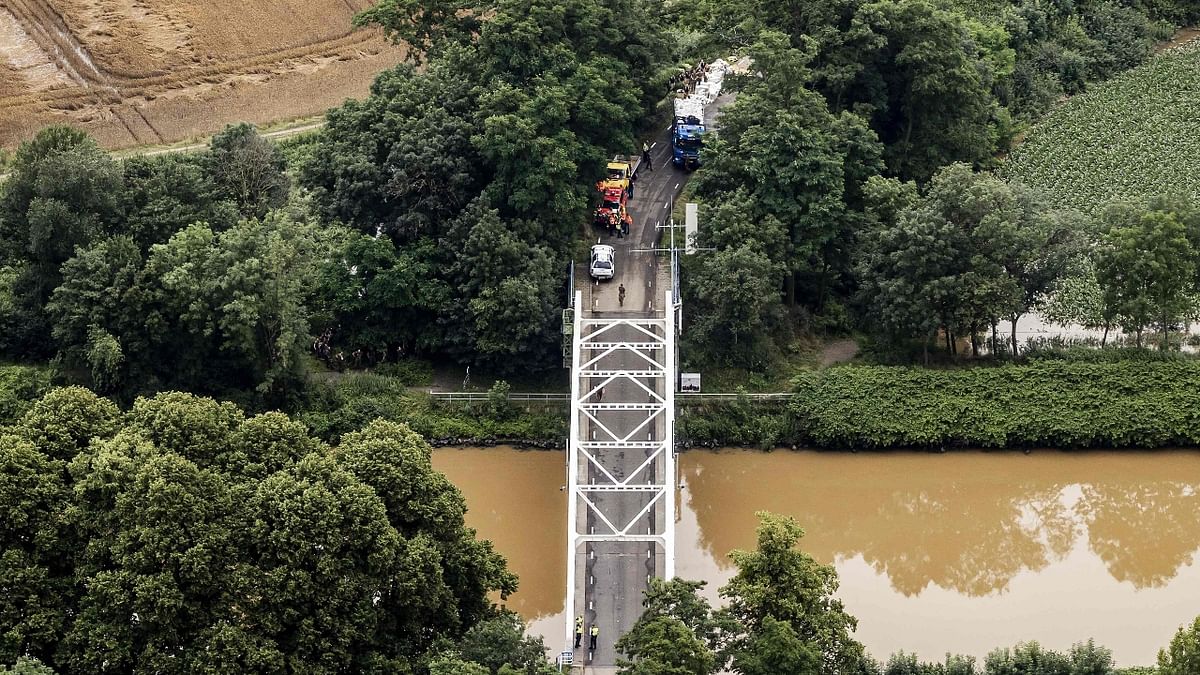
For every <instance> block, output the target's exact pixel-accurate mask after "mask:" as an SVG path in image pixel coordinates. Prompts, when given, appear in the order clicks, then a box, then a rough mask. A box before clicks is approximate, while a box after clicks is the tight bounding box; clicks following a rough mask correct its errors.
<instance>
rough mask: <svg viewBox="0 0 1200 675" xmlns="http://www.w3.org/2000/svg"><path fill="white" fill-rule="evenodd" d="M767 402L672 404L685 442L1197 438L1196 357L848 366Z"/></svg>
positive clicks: (1090, 442)
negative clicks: (779, 401)
mask: <svg viewBox="0 0 1200 675" xmlns="http://www.w3.org/2000/svg"><path fill="white" fill-rule="evenodd" d="M795 392H796V395H795V397H794V398H793V399H792V400H791V402H790V403H789V404H788V405H786V406H782V407H779V406H777V407H775V408H770V407H768V406H765V405H761V404H758V403H756V402H754V401H752V400H750V399H749V398H747V399H745V400H739V401H734V402H729V403H717V404H705V405H702V406H690V407H686V408H683V409H681V414H680V419H679V425H678V431H677V438H678V439H679V440H680V443H681V444H682V445H685V446H702V447H712V446H721V445H738V446H757V447H763V448H769V447H776V446H804V447H811V448H817V449H843V450H855V449H880V448H905V449H935V450H946V449H952V448H1006V447H1007V448H1033V447H1037V448H1058V449H1065V450H1072V449H1087V448H1139V449H1152V448H1168V447H1197V446H1200V362H1197V361H1195V360H1191V359H1180V360H1173V361H1157V362H1155V361H1120V362H1112V363H1085V362H1035V363H1031V364H1028V365H1011V364H1008V365H999V366H992V367H980V368H968V369H958V370H930V369H924V368H909V367H888V366H853V367H844V368H832V369H828V370H822V371H813V372H810V373H805V374H803V375H801V376H800V377H798V378H797V379H796V389H795Z"/></svg>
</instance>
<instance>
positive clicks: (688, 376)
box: [679, 373, 700, 391]
mask: <svg viewBox="0 0 1200 675" xmlns="http://www.w3.org/2000/svg"><path fill="white" fill-rule="evenodd" d="M679 391H700V373H680V374H679Z"/></svg>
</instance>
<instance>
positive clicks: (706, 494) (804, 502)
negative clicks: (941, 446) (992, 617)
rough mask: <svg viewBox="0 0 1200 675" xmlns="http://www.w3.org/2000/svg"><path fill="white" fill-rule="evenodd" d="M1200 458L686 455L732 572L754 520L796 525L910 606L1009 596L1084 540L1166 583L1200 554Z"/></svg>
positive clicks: (1130, 572) (1141, 583)
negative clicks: (929, 597)
mask: <svg viewBox="0 0 1200 675" xmlns="http://www.w3.org/2000/svg"><path fill="white" fill-rule="evenodd" d="M1197 459H1200V457H1197V455H1196V454H1195V453H1164V454H1153V455H1146V454H1135V455H1129V454H1117V453H1092V454H1087V455H1082V456H1081V455H1067V454H1063V453H1036V454H1035V455H1034V456H1032V457H1025V456H1022V455H1015V454H995V453H992V454H974V453H973V454H967V455H916V454H906V455H866V456H864V455H828V454H825V455H818V454H814V453H786V452H776V453H771V454H761V453H718V454H704V455H694V454H689V455H685V457H684V461H683V463H682V467H683V472H684V479H685V481H686V482H687V485H688V488H687V491H686V493H687V494H686V496H685V499H687V500H688V501H689V502H690V504H691V505H692V507H693V508H694V509H695V511H696V515H697V519H698V522H699V525H700V538H701V546H702V547H704V548H705V550H706V551H707V552H708V553H709V554H711V555H713V556H714V557H716V558H718V559H720V560H721V561H722V562H723V563H724V556H725V554H726V553H727V552H728V551H729V550H731V549H733V548H737V547H743V548H744V547H746V546H748V545H749V544H750V541H749V540H750V538H752V537H753V532H754V516H753V514H754V512H755V511H757V510H762V509H765V510H768V511H774V512H778V513H785V514H788V515H792V516H795V517H796V518H797V519H798V520H799V521H800V522H801V524H803V525H804V526H805V528H806V530H807V532H808V535H807V536H806V537H805V539H804V541H803V543H802V545H803V546H804V547H805V548H806V550H808V551H809V552H811V553H812V554H813V555H814V556H815V557H817V558H818V559H821V560H823V561H826V562H829V561H832V560H834V559H835V558H838V557H852V556H855V555H859V554H861V555H862V556H863V558H864V559H865V560H866V561H867V562H868V563H869V564H870V565H871V566H872V567H873V568H874V569H875V570H876V571H877V572H878V573H881V574H886V575H887V576H888V578H889V580H890V582H891V584H892V586H893V587H894V588H895V589H896V590H897V591H899V592H901V593H903V594H905V595H914V594H917V593H919V592H921V591H922V590H923V589H924V588H926V587H928V586H929V585H930V584H934V585H937V586H940V587H942V588H947V589H951V590H954V591H956V592H958V593H963V594H966V595H972V596H978V595H985V594H988V593H994V592H1003V591H1004V590H1006V589H1007V588H1008V586H1009V584H1010V583H1011V581H1012V580H1013V579H1014V578H1016V577H1017V576H1018V575H1020V574H1021V573H1023V572H1027V571H1029V572H1037V571H1040V570H1042V569H1044V568H1045V567H1046V566H1047V565H1049V564H1050V563H1052V562H1055V561H1057V560H1061V559H1063V558H1064V557H1065V556H1066V555H1068V554H1069V553H1070V552H1071V551H1072V550H1073V548H1074V547H1075V546H1076V543H1077V542H1079V543H1084V542H1080V541H1079V535H1080V534H1083V533H1086V536H1087V539H1086V543H1088V544H1089V545H1090V548H1091V550H1092V551H1093V552H1094V553H1095V554H1096V555H1097V556H1098V557H1099V558H1100V559H1101V560H1102V561H1103V562H1104V564H1105V565H1106V567H1107V568H1108V570H1109V573H1110V574H1111V575H1112V576H1113V577H1114V578H1116V579H1118V580H1128V581H1130V582H1131V583H1133V584H1134V586H1135V587H1138V588H1142V587H1147V586H1156V585H1161V584H1163V583H1165V582H1166V581H1167V580H1169V579H1170V578H1172V577H1173V576H1174V575H1175V574H1176V573H1177V571H1178V570H1179V568H1180V567H1181V566H1182V565H1185V564H1188V563H1189V562H1190V561H1191V558H1192V555H1193V554H1194V552H1195V551H1196V550H1197V549H1198V548H1200V497H1198V496H1197V495H1198V493H1200V462H1197V461H1196V460H1197Z"/></svg>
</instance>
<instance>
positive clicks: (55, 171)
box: [0, 127, 122, 356]
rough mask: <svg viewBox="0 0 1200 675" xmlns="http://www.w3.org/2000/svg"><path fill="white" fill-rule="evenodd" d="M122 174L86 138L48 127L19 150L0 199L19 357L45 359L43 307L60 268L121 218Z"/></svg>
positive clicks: (0, 244)
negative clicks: (14, 273) (13, 263)
mask: <svg viewBox="0 0 1200 675" xmlns="http://www.w3.org/2000/svg"><path fill="white" fill-rule="evenodd" d="M121 187H122V183H121V171H120V167H119V166H117V164H115V163H114V162H113V161H112V160H111V159H110V158H109V156H108V153H106V152H104V151H102V150H101V149H100V148H99V147H98V146H97V145H96V143H95V141H93V140H92V139H91V138H89V137H88V136H87V135H86V134H84V133H83V132H82V131H78V130H76V129H71V128H69V127H47V128H46V129H43V130H42V131H41V132H39V133H38V135H37V136H36V137H35V138H34V139H33V140H31V141H28V142H26V143H23V144H22V145H21V147H20V148H19V149H18V150H17V155H16V159H15V160H14V162H13V165H12V172H11V174H10V176H9V178H8V179H7V180H6V181H5V184H4V191H3V195H2V196H0V251H2V253H3V256H4V258H5V259H6V260H11V261H24V262H25V264H24V265H21V266H19V267H14V269H15V270H16V271H17V272H18V276H17V278H16V279H14V280H13V281H12V283H11V285H10V286H9V287H8V288H9V291H8V292H9V293H11V294H12V296H13V297H12V302H13V303H14V305H15V307H14V313H15V314H16V316H17V317H18V321H16V322H15V323H16V325H15V326H14V327H15V328H17V332H16V334H15V335H11V336H10V337H9V338H8V341H9V345H10V348H11V349H12V350H13V351H14V352H15V353H16V354H17V355H25V356H45V355H46V354H47V352H48V350H47V347H48V346H50V345H51V344H52V343H51V342H50V341H49V339H48V337H49V332H50V331H49V325H48V323H47V319H46V316H45V312H44V310H43V305H44V304H45V302H46V301H47V300H48V299H49V298H50V294H51V293H52V292H53V291H54V288H55V287H56V286H58V284H59V281H60V279H61V276H60V275H59V267H60V266H61V265H62V264H63V263H64V262H65V261H66V260H67V259H68V258H70V257H71V256H72V255H74V253H75V248H76V247H77V246H86V245H88V244H89V243H91V242H92V241H93V240H94V239H96V238H98V237H101V236H102V235H104V234H105V233H106V232H108V231H109V229H110V228H111V227H112V225H113V223H114V222H115V221H116V220H117V219H118V217H119V216H120V203H119V195H120V192H121Z"/></svg>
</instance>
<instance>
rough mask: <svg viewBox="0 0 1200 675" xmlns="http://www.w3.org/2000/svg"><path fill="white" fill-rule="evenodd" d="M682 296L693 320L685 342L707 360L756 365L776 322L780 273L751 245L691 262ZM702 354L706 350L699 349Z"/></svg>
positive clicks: (761, 362)
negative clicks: (708, 355) (690, 309)
mask: <svg viewBox="0 0 1200 675" xmlns="http://www.w3.org/2000/svg"><path fill="white" fill-rule="evenodd" d="M689 267H690V268H691V269H689V270H688V271H689V272H690V274H689V275H688V278H689V279H690V283H689V284H688V285H687V287H686V292H687V295H686V296H685V297H686V298H687V300H688V302H689V305H690V306H691V307H693V308H694V309H693V311H694V312H695V314H694V316H695V318H694V319H693V320H692V322H691V324H690V326H689V329H688V343H689V345H692V346H693V347H694V348H695V349H696V350H697V351H698V352H699V353H705V351H707V353H708V354H710V355H711V356H710V357H709V358H710V359H711V360H712V361H717V362H723V363H726V364H729V365H737V366H744V367H756V366H757V367H761V366H762V365H764V364H765V363H767V361H768V358H769V332H770V331H771V330H773V329H775V328H776V326H778V325H779V322H780V317H779V315H780V313H781V303H780V297H779V294H778V292H777V289H779V288H780V286H781V282H782V279H781V277H782V270H781V269H780V268H779V266H778V265H776V264H774V263H772V261H771V260H770V259H769V258H768V257H767V256H766V254H765V253H763V252H761V251H759V250H756V249H755V248H754V247H752V246H751V245H750V244H742V245H741V246H740V247H738V248H731V249H725V250H723V251H717V252H715V253H712V254H709V255H707V256H706V257H705V258H703V259H701V258H696V259H695V262H694V263H692V265H689ZM702 350H705V351H702Z"/></svg>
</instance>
